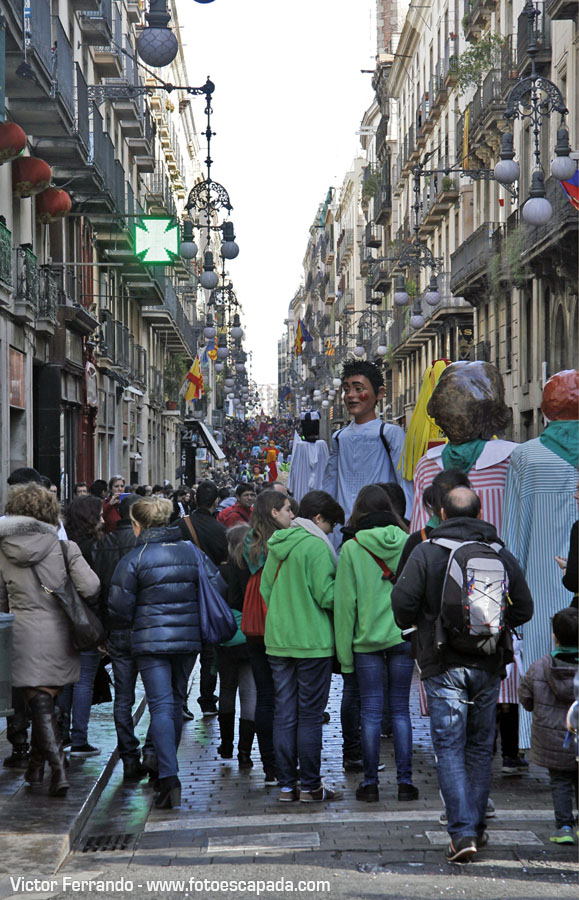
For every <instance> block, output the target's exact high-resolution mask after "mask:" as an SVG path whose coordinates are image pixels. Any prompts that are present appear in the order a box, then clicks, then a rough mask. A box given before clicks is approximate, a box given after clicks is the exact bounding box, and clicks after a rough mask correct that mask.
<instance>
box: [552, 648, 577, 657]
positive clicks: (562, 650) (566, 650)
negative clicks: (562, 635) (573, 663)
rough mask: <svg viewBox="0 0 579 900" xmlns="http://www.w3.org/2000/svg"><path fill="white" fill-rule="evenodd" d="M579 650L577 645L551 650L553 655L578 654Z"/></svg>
mask: <svg viewBox="0 0 579 900" xmlns="http://www.w3.org/2000/svg"><path fill="white" fill-rule="evenodd" d="M578 653H579V650H578V649H577V647H555V649H554V650H551V656H553V657H555V656H573V655H575V656H577V654H578Z"/></svg>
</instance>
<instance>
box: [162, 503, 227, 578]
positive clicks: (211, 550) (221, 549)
mask: <svg viewBox="0 0 579 900" xmlns="http://www.w3.org/2000/svg"><path fill="white" fill-rule="evenodd" d="M189 518H190V519H191V524H192V525H193V528H194V529H195V533H196V535H197V540H198V541H199V546H200V548H201V550H203V553H205V554H207V556H208V557H209V559H210V560H211V561H212V562H213V563H214V565H216V566H219V565H221V563H224V562H225V561H226V559H227V555H228V553H229V551H228V548H227V529H226V528H225V525H223V524H222V523H221V522H218V521H217V519H216V518H215V516H214V515H213V513H212V512H210V511H209V510H208V509H206V508H205V507H204V506H199V507H198V508H197V509H196V510H194V512H192V513H191V514H190V516H189ZM175 526H176V527H177V528H179V530H180V532H181V534H182V536H183V539H184V540H186V541H190V540H192V538H191V532H190V531H189V529H188V527H187V524H186V522H185V521H184V519H178V520H177V521H176V522H175Z"/></svg>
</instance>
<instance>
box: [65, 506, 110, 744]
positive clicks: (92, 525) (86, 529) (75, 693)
mask: <svg viewBox="0 0 579 900" xmlns="http://www.w3.org/2000/svg"><path fill="white" fill-rule="evenodd" d="M102 531H103V504H102V501H101V500H99V498H98V497H94V496H93V495H92V494H87V495H86V496H84V497H75V498H74V500H73V501H72V503H71V504H70V506H69V507H68V510H67V512H66V533H67V534H68V536H69V539H70V540H73V541H75V543H76V544H78V547H79V548H80V551H81V553H82V555H83V556H84V558H85V560H86V561H87V563H88V565H89V566H91V568H92V551H93V547H94V545H95V543H96V542H97V541H98V539H99V538H100V536H101V534H102ZM94 612H96V613H97V615H99V614H101V610H100V608H99V604H98V601H97V603H96V604H95V608H94ZM101 618H102V615H101ZM101 656H102V654H101V653H100V651H99V650H96V649H95V650H83V652H82V653H81V654H80V678H79V680H78V681H77V682H76V683H75V684H74V685H73V684H69V685H68V686H67V687H66V688H65V689H64V690H63V692H62V694H61V695H60V697H59V698H58V710H57V715H58V717H59V720H60V726H61V729H62V735H63V742H64V744H65V746H66V745H68V744H69V743H70V745H71V748H70V755H71V756H82V757H84V756H96V755H97V754H98V753H100V749H99V748H98V747H93V745H92V744H90V743H89V741H88V722H89V718H90V711H91V705H92V696H93V688H94V682H95V678H96V674H97V670H98V667H99V663H100V661H101ZM71 718H72V728H71V727H70V724H71Z"/></svg>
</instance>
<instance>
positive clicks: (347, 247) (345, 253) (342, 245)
mask: <svg viewBox="0 0 579 900" xmlns="http://www.w3.org/2000/svg"><path fill="white" fill-rule="evenodd" d="M353 252H354V229H353V228H345V229H344V230H343V231H342V233H341V235H340V237H339V238H338V259H337V266H338V271H340V272H341V271H342V269H343V268H344V267H345V266H346V264H347V262H348V260H349V259H350V257H351V256H352V253H353Z"/></svg>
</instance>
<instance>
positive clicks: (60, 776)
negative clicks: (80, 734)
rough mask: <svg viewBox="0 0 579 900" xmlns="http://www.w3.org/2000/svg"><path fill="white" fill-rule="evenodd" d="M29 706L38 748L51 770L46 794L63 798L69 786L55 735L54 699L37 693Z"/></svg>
mask: <svg viewBox="0 0 579 900" xmlns="http://www.w3.org/2000/svg"><path fill="white" fill-rule="evenodd" d="M29 706H30V712H31V715H32V721H33V722H34V725H35V731H36V740H37V742H38V747H39V749H40V751H41V753H42V755H43V756H44V758H45V759H46V760H47V761H48V764H49V765H50V768H51V770H52V778H51V779H50V787H49V788H48V794H49V796H50V797H65V796H66V792H67V791H68V789H69V787H70V785H69V783H68V777H67V774H66V766H65V763H64V753H63V752H62V747H61V744H60V741H59V738H58V735H57V725H56V717H55V715H54V698H53V697H51V696H50V694H46V693H45V692H44V691H39V692H38V693H37V694H35V695H34V697H32V699H31V700H30V701H29Z"/></svg>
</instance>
